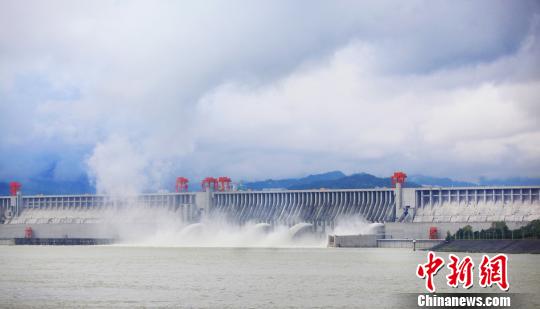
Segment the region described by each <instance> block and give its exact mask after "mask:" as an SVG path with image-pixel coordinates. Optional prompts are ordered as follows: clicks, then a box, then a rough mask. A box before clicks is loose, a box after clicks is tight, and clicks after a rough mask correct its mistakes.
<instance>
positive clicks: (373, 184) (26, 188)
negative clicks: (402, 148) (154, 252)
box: [0, 171, 540, 196]
mask: <svg viewBox="0 0 540 309" xmlns="http://www.w3.org/2000/svg"><path fill="white" fill-rule="evenodd" d="M22 185H23V193H24V194H25V195H33V194H85V193H88V194H93V193H95V188H94V187H93V185H92V184H91V183H90V182H89V180H88V178H87V177H86V176H85V175H81V176H80V177H78V178H76V179H74V180H55V179H53V178H50V177H46V176H41V177H36V178H32V179H30V180H28V181H24V182H23V184H22ZM533 185H540V178H518V177H516V178H507V179H487V178H480V179H479V181H478V183H474V182H466V181H459V180H453V179H450V178H444V177H440V178H439V177H431V176H425V175H410V176H409V177H408V178H407V181H406V183H405V186H406V187H420V186H439V187H473V186H533ZM390 186H391V181H390V178H389V177H377V176H374V175H370V174H367V173H357V174H352V175H346V174H344V173H343V172H341V171H331V172H327V173H321V174H313V175H309V176H306V177H300V178H286V179H268V180H263V181H253V182H245V183H243V185H242V188H243V189H247V190H265V189H287V190H307V189H321V188H327V189H368V188H377V187H379V188H383V187H390ZM195 190H198V188H196V189H195ZM0 195H3V196H5V195H9V181H6V180H4V181H0Z"/></svg>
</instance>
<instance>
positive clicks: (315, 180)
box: [243, 171, 420, 190]
mask: <svg viewBox="0 0 540 309" xmlns="http://www.w3.org/2000/svg"><path fill="white" fill-rule="evenodd" d="M391 185H392V183H391V180H390V178H389V177H388V178H381V177H377V176H373V175H370V174H367V173H358V174H352V175H349V176H347V175H345V174H344V173H343V172H341V171H333V172H328V173H324V174H316V175H309V176H307V177H302V178H296V179H295V178H288V179H282V180H273V179H268V180H264V181H256V182H247V183H244V184H243V187H244V188H245V189H250V190H264V189H287V190H308V189H321V188H326V189H368V188H385V187H386V188H388V187H390V186H391ZM406 186H407V187H419V186H420V185H418V184H416V183H414V182H407V183H406Z"/></svg>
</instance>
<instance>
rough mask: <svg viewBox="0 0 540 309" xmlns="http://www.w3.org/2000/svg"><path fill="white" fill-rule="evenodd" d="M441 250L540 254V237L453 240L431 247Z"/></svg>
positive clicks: (434, 249)
mask: <svg viewBox="0 0 540 309" xmlns="http://www.w3.org/2000/svg"><path fill="white" fill-rule="evenodd" d="M431 250H432V251H439V252H475V253H534V254H540V239H518V240H512V239H490V240H486V239H482V240H464V239H459V240H452V241H449V242H444V243H442V244H440V245H437V246H435V247H433V248H431Z"/></svg>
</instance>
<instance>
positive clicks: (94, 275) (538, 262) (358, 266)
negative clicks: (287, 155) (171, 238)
mask: <svg viewBox="0 0 540 309" xmlns="http://www.w3.org/2000/svg"><path fill="white" fill-rule="evenodd" d="M458 255H460V256H463V254H458ZM443 256H444V255H443ZM425 259H426V252H422V251H417V252H412V251H410V250H407V249H338V248H336V249H329V248H309V249H306V248H293V249H262V248H180V247H168V248H163V247H129V246H125V247H120V246H93V247H92V246H90V247H78V246H73V247H51V246H0V306H1V307H26V306H36V307H50V308H55V307H77V306H97V307H137V306H145V307H154V306H155V307H201V308H207V307H213V308H222V307H230V308H238V307H262V308H268V307H364V308H365V307H387V308H391V307H394V306H396V305H399V304H402V305H403V303H401V298H400V295H402V294H401V293H418V292H424V290H423V289H424V288H423V281H422V280H420V279H418V278H416V276H415V269H416V265H417V264H418V263H424V262H425ZM473 259H474V261H475V262H477V263H478V262H479V261H480V255H476V254H474V255H473ZM509 267H510V269H509V274H510V282H511V291H512V292H514V293H515V292H519V293H531V294H529V295H527V296H526V297H527V302H528V303H529V304H530V307H535V306H537V307H538V306H540V297H539V296H538V295H535V294H532V293H537V292H538V291H540V256H539V255H528V254H524V255H510V261H509ZM446 274H447V273H446V270H441V272H440V274H439V275H438V276H437V278H436V279H437V280H436V284H437V288H438V291H439V292H451V291H456V290H452V289H450V288H447V287H445V286H444V276H445V275H446ZM476 279H477V278H475V281H476V282H477V280H476ZM476 285H477V284H476ZM457 291H463V290H462V289H460V290H457ZM471 291H478V292H482V291H486V292H487V290H486V289H481V288H478V287H477V286H475V287H474V288H473V289H472V290H471ZM490 291H491V292H497V288H494V289H492V290H490Z"/></svg>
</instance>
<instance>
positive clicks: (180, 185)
mask: <svg viewBox="0 0 540 309" xmlns="http://www.w3.org/2000/svg"><path fill="white" fill-rule="evenodd" d="M188 183H189V179H187V178H185V177H178V178H176V192H187V191H188Z"/></svg>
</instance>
